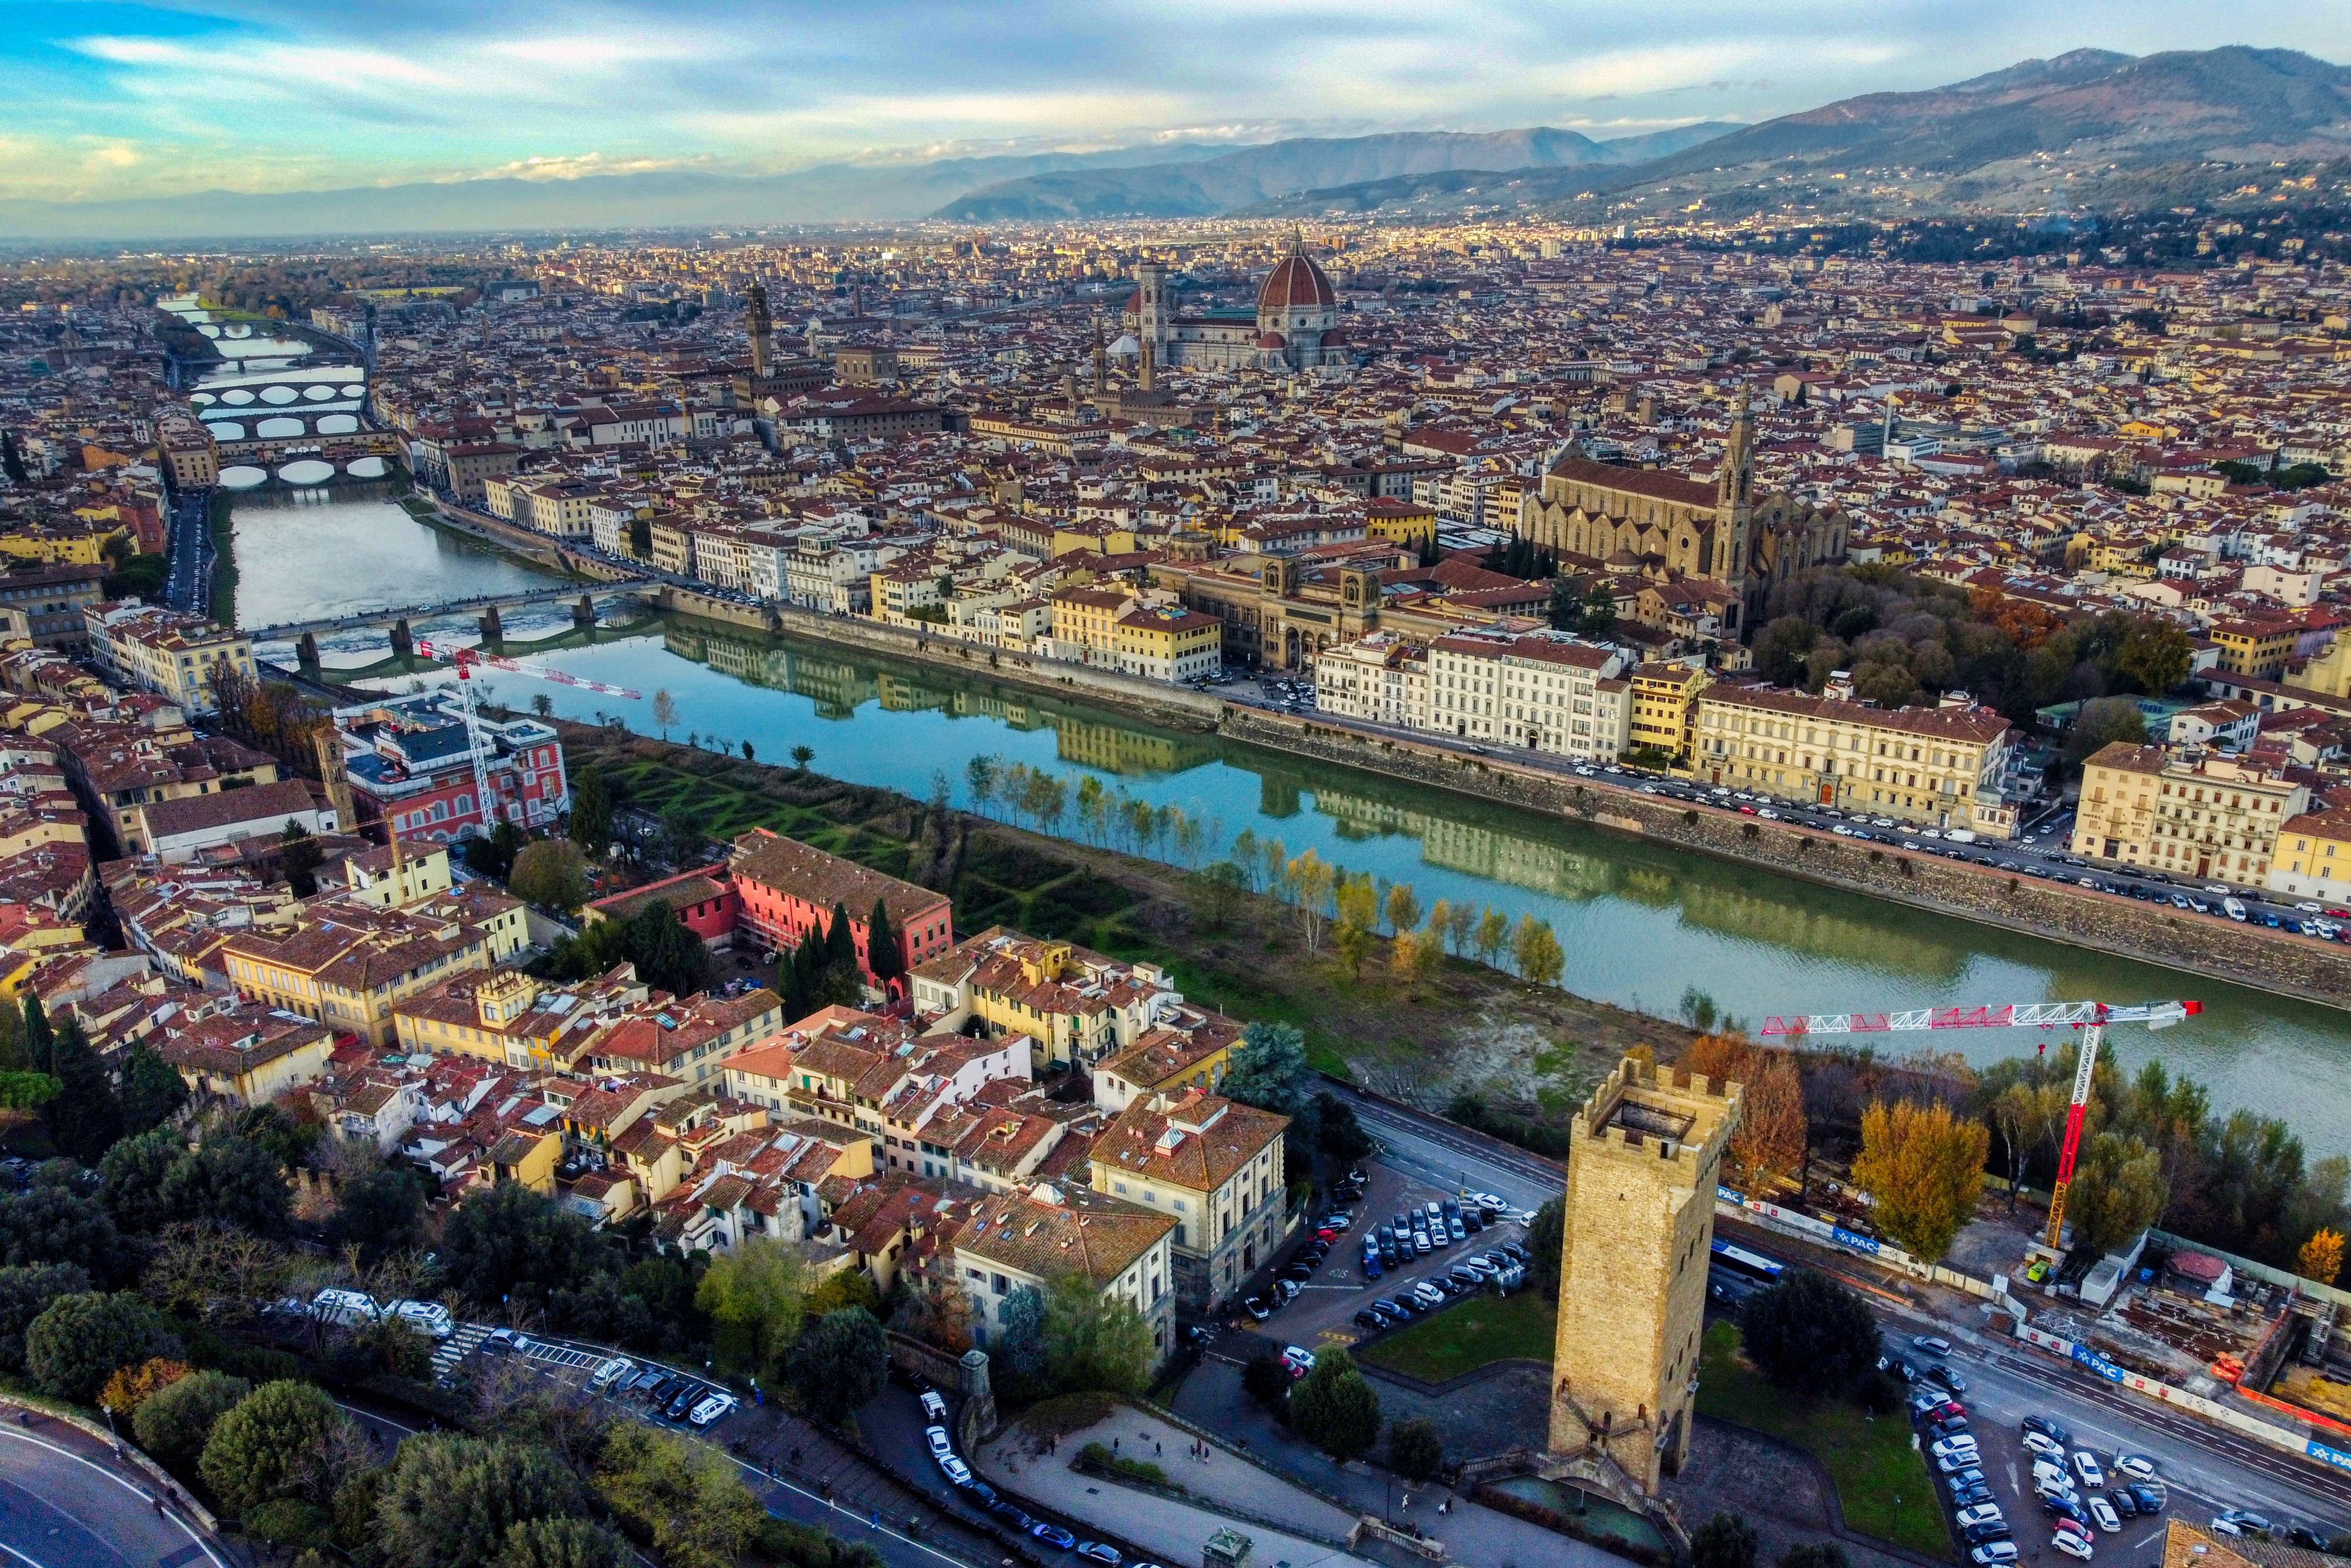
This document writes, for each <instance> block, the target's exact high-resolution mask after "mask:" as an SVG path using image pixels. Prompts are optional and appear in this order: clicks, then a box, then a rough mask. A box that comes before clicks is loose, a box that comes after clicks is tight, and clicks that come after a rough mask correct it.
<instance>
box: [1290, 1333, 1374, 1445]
mask: <svg viewBox="0 0 2351 1568" xmlns="http://www.w3.org/2000/svg"><path fill="white" fill-rule="evenodd" d="M1290 1425H1291V1426H1292V1427H1296V1428H1297V1430H1298V1435H1299V1436H1300V1437H1303V1438H1305V1439H1306V1440H1307V1441H1308V1442H1310V1443H1311V1444H1313V1445H1314V1446H1315V1447H1316V1448H1320V1449H1322V1451H1323V1452H1324V1453H1326V1454H1328V1455H1330V1456H1331V1457H1332V1458H1334V1459H1336V1460H1338V1461H1339V1462H1340V1463H1341V1464H1344V1463H1346V1462H1347V1461H1348V1460H1349V1459H1357V1458H1363V1457H1364V1455H1365V1454H1368V1453H1370V1452H1371V1451H1372V1445H1373V1444H1374V1443H1375V1442H1377V1441H1378V1440H1379V1436H1380V1396H1378V1395H1377V1394H1375V1393H1374V1392H1373V1391H1372V1385H1370V1384H1369V1383H1368V1382H1366V1381H1365V1380H1364V1374H1363V1371H1362V1369H1361V1368H1359V1367H1358V1366H1356V1364H1355V1360H1354V1357H1353V1356H1351V1355H1349V1354H1347V1353H1346V1352H1345V1351H1343V1350H1340V1349H1337V1348H1335V1347H1334V1348H1332V1349H1330V1350H1326V1351H1324V1352H1322V1356H1321V1358H1320V1359H1319V1360H1317V1361H1316V1362H1315V1364H1314V1370H1313V1371H1311V1372H1310V1373H1308V1374H1307V1375H1305V1376H1304V1377H1303V1378H1301V1380H1300V1381H1299V1384H1298V1386H1297V1387H1295V1388H1292V1389H1291V1390H1290Z"/></svg>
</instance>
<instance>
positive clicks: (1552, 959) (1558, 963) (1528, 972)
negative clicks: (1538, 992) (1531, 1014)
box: [1510, 915, 1567, 986]
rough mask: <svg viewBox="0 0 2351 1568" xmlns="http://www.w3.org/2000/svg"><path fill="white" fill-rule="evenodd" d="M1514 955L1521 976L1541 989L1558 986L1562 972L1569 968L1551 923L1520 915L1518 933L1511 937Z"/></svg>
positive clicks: (1511, 949) (1511, 950) (1511, 947)
mask: <svg viewBox="0 0 2351 1568" xmlns="http://www.w3.org/2000/svg"><path fill="white" fill-rule="evenodd" d="M1510 956H1511V958H1512V959H1513V961H1515V962H1516V963H1517V965H1518V967H1519V975H1520V977H1521V978H1523V979H1526V980H1529V981H1531V982H1532V983H1534V984H1535V985H1538V986H1554V985H1557V984H1558V983H1559V977H1560V972H1561V971H1562V969H1563V968H1565V967H1566V965H1567V955H1566V954H1564V953H1562V951H1561V950H1560V946H1559V938H1558V937H1557V936H1553V935H1552V928H1551V922H1550V921H1548V920H1537V919H1536V918H1535V917H1534V916H1533V915H1520V916H1519V926H1518V930H1517V931H1515V932H1514V933H1512V935H1511V937H1510Z"/></svg>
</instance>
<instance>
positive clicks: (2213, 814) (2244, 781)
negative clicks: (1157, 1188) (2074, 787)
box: [2074, 740, 2311, 887]
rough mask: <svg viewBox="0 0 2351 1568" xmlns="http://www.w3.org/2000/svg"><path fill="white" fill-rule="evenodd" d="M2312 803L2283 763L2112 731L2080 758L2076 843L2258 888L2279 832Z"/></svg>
mask: <svg viewBox="0 0 2351 1568" xmlns="http://www.w3.org/2000/svg"><path fill="white" fill-rule="evenodd" d="M2309 809H2310V787H2309V786H2308V785H2306V784H2304V783H2301V782H2299V781H2298V780H2295V779H2291V778H2288V777H2287V776H2286V775H2285V774H2284V773H2283V771H2282V770H2280V769H2277V768H2263V767H2262V766H2260V765H2258V764H2256V763H2252V762H2249V761H2243V760H2240V759H2238V758H2229V757H2222V756H2220V755H2219V754H2217V753H2210V752H2204V753H2199V752H2189V751H2181V752H2173V751H2170V750H2168V749H2167V748H2166V747H2160V746H2133V745H2131V744H2130V743H2128V742H2127V741H2119V740H2118V741H2116V742H2115V743H2114V744H2112V745H2110V746H2107V747H2102V748H2101V749H2100V750H2099V751H2098V752H2097V753H2095V755H2094V756H2092V757H2091V758H2090V759H2089V760H2088V761H2087V762H2085V763H2084V764H2083V765H2082V800H2081V804H2080V806H2079V807H2078V809H2077V810H2076V811H2075V814H2074V853H2075V854H2077V855H2080V856H2082V857H2083V858H2085V859H2086V860H2098V861H2108V862H2115V863H2117V864H2122V865H2132V866H2144V867H2146V868H2147V870H2150V871H2160V872H2165V873H2169V874H2171V875H2173V876H2179V877H2183V878H2186V879H2188V880H2189V881H2193V882H2199V883H2200V882H2220V883H2230V884H2231V885H2240V886H2252V887H2259V886H2263V885H2266V884H2267V883H2268V880H2269V877H2270V875H2271V870H2272V867H2273V864H2274V863H2275V862H2276V859H2277V852H2278V840H2279V836H2280V833H2281V831H2283V829H2284V827H2285V825H2286V824H2287V823H2288V822H2289V821H2292V820H2294V818H2296V817H2299V816H2301V815H2302V814H2303V813H2304V812H2305V811H2307V810H2309ZM2308 836H2309V835H2308V833H2307V832H2305V833H2304V837H2305V838H2307V837H2308ZM2305 853H2307V852H2305ZM2289 858H2291V857H2289ZM2301 874H2304V875H2308V874H2311V873H2301Z"/></svg>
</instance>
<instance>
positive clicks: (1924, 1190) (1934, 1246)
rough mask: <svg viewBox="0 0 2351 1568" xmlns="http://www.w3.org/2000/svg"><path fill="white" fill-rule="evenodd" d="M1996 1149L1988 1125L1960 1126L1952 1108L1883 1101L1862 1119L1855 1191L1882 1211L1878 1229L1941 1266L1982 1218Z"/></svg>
mask: <svg viewBox="0 0 2351 1568" xmlns="http://www.w3.org/2000/svg"><path fill="white" fill-rule="evenodd" d="M1990 1151H1991V1132H1990V1130H1989V1129H1987V1128H1986V1127H1985V1126H1984V1124H1982V1123H1980V1122H1967V1121H1961V1120H1959V1118H1957V1117H1955V1116H1953V1115H1952V1114H1951V1112H1950V1107H1949V1106H1947V1105H1927V1106H1920V1105H1917V1104H1913V1103H1911V1102H1909V1101H1907V1100H1904V1101H1899V1102H1897V1103H1895V1104H1894V1105H1892V1106H1890V1107H1889V1106H1887V1105H1886V1103H1884V1102H1883V1101H1879V1102H1877V1103H1874V1104H1872V1105H1871V1106H1870V1107H1869V1109H1868V1110H1866V1111H1865V1112H1863V1113H1862V1116H1861V1153H1860V1155H1858V1156H1857V1157H1855V1160H1854V1162H1853V1181H1854V1185H1855V1186H1858V1187H1859V1188H1861V1190H1862V1191H1864V1192H1865V1193H1867V1194H1868V1195H1869V1197H1870V1199H1871V1201H1872V1202H1873V1203H1875V1204H1876V1220H1877V1225H1878V1228H1880V1229H1881V1230H1883V1231H1885V1232H1886V1235H1888V1236H1890V1237H1892V1238H1893V1239H1894V1240H1895V1241H1896V1243H1898V1244H1899V1245H1900V1246H1901V1247H1902V1248H1903V1249H1905V1250H1907V1251H1908V1252H1909V1253H1910V1254H1911V1255H1912V1256H1914V1257H1917V1258H1920V1259H1923V1260H1926V1261H1928V1262H1930V1263H1931V1262H1935V1261H1938V1260H1940V1259H1941V1258H1942V1256H1943V1254H1944V1253H1946V1252H1948V1251H1949V1250H1950V1247H1951V1242H1952V1239H1954V1238H1956V1237H1957V1236H1958V1235H1959V1228H1960V1227H1961V1226H1963V1225H1965V1224H1966V1223H1967V1222H1968V1221H1969V1220H1970V1218H1973V1217H1974V1215H1975V1211H1976V1197H1977V1195H1978V1194H1980V1192H1981V1191H1982V1190H1983V1166H1984V1157H1985V1155H1987V1154H1988V1153H1989V1152H1990Z"/></svg>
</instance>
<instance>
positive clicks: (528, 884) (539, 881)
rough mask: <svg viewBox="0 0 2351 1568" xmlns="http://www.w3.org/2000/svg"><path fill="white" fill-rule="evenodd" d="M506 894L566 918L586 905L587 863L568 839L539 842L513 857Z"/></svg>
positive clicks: (577, 848) (529, 845) (576, 846)
mask: <svg viewBox="0 0 2351 1568" xmlns="http://www.w3.org/2000/svg"><path fill="white" fill-rule="evenodd" d="M507 892H509V893H511V894H514V895H515V896H516V897H517V898H519V899H521V900H522V901H523V902H524V903H525V904H537V905H538V906H539V907H540V908H541V909H550V910H553V911H555V912H556V913H557V914H559V915H569V913H571V911H573V910H575V909H577V908H579V907H580V905H581V904H585V903H587V902H588V862H587V860H586V859H585V857H583V856H582V855H581V854H580V849H579V846H578V845H576V844H574V843H572V842H571V841H569V840H568V839H542V840H540V841H538V842H537V843H534V844H527V845H525V846H524V847H523V850H522V852H521V853H520V854H517V855H516V856H515V862H514V869H513V871H511V872H509V873H507Z"/></svg>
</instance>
